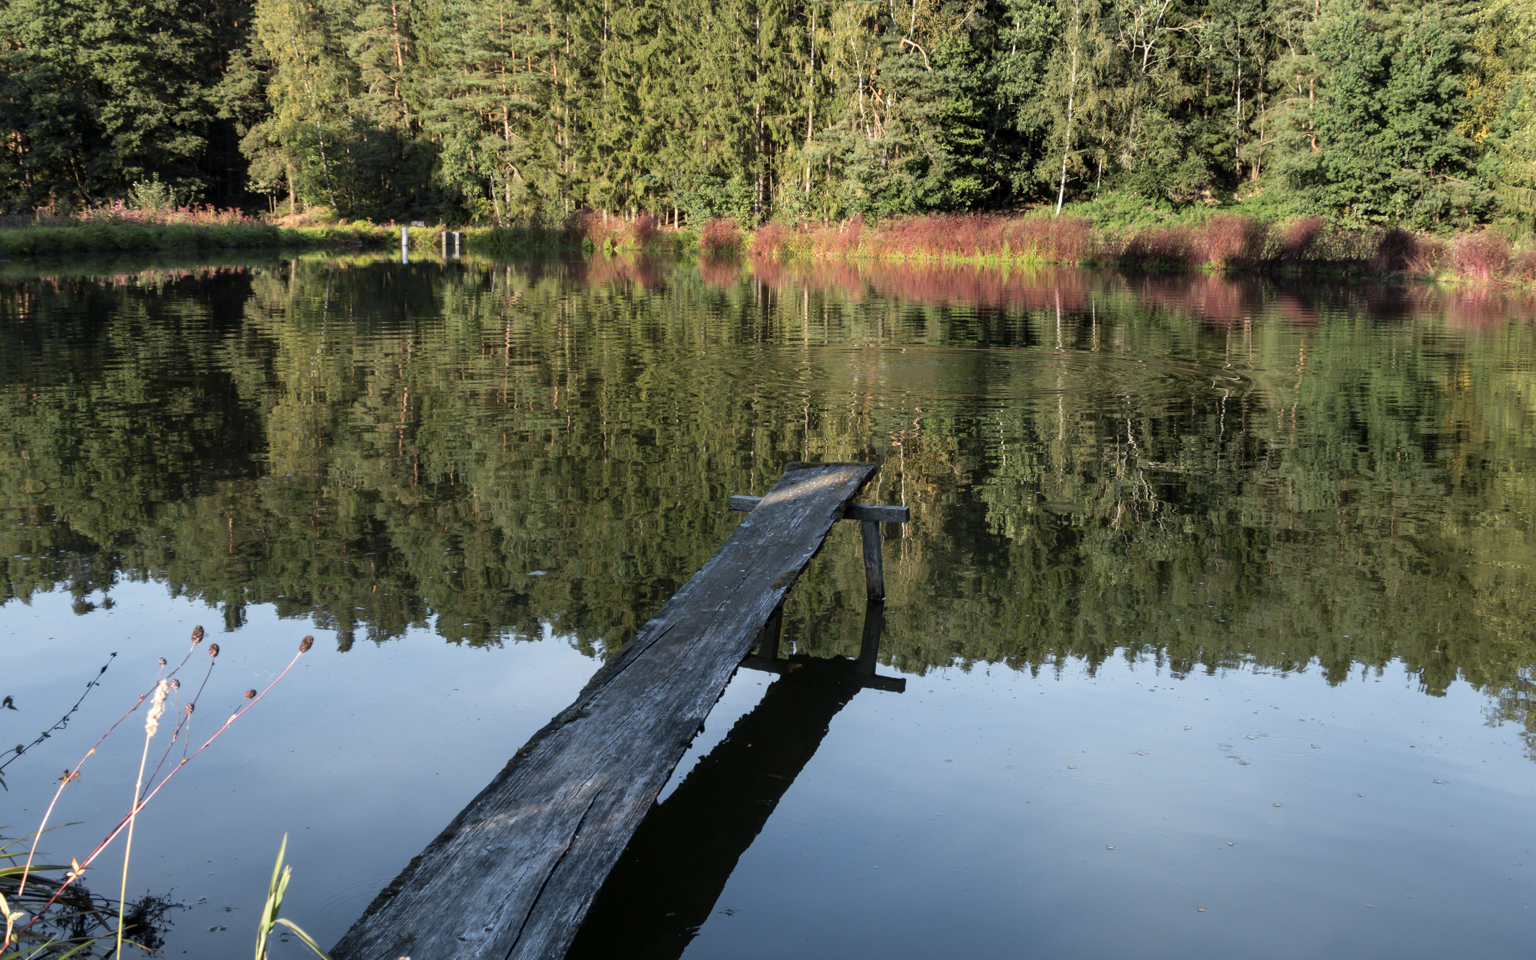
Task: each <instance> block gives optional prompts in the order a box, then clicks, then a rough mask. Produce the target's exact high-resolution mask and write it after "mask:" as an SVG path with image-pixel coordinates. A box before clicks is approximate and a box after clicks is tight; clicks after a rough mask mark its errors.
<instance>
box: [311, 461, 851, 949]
mask: <svg viewBox="0 0 1536 960" xmlns="http://www.w3.org/2000/svg"><path fill="white" fill-rule="evenodd" d="M875 469H876V468H875V466H874V465H873V464H864V463H839V464H808V463H792V464H790V465H789V466H788V467H787V468H786V469H785V472H784V476H783V477H782V478H780V480H779V482H778V483H777V484H775V485H774V487H773V489H772V490H770V491H769V492H768V495H767V496H766V497H764V498H763V500H762V502H761V503H760V504H758V505H757V506H756V508H755V509H754V510H753V511H752V512H751V513H750V514H748V515H747V516H746V518H745V519H743V520H742V522H741V524H740V526H738V527H737V528H736V530H735V531H734V532H733V533H732V534H731V536H730V537H729V538H728V539H727V540H726V542H725V544H724V545H723V546H721V548H720V549H719V551H717V552H716V553H715V555H714V556H713V557H711V558H710V560H709V562H708V563H706V564H705V565H704V567H703V568H702V569H701V570H700V571H699V572H698V573H696V574H695V575H694V576H693V578H692V579H690V580H689V581H688V582H687V583H686V584H684V585H683V588H682V589H681V590H679V591H678V592H677V594H676V595H675V596H673V597H672V599H671V600H669V601H667V603H666V604H665V605H663V606H662V608H661V609H660V610H659V611H658V612H657V613H656V615H655V616H654V617H653V618H652V619H651V620H650V621H649V622H648V623H646V625H645V626H643V627H641V628H640V631H639V632H638V633H637V634H636V635H635V638H634V639H633V640H631V641H630V642H629V644H628V645H627V646H626V647H625V648H624V649H623V650H622V651H620V653H619V654H618V655H617V656H615V657H614V658H613V659H612V660H610V661H609V662H608V663H607V664H605V665H604V666H603V667H602V668H601V669H599V670H598V671H597V673H596V674H594V675H593V677H592V679H591V680H590V681H589V682H588V683H587V686H586V688H585V689H584V690H582V692H581V695H580V696H578V697H577V698H576V702H574V703H572V704H571V705H570V706H569V707H567V708H566V709H565V710H563V711H561V712H560V713H559V714H558V715H556V716H555V718H554V719H553V720H551V721H550V722H549V724H548V725H546V726H545V727H544V729H542V730H540V731H539V732H538V733H536V734H534V736H533V739H531V740H529V741H528V743H527V744H526V745H524V746H523V748H522V749H521V750H519V751H518V752H517V754H516V755H515V756H513V758H512V760H511V761H510V762H508V764H507V766H506V768H505V769H503V770H502V772H501V773H500V774H499V775H497V777H496V779H495V780H493V781H492V782H491V784H490V785H489V786H487V787H486V788H485V789H484V790H482V791H481V792H480V795H479V796H477V797H476V798H475V799H474V800H473V801H471V802H470V804H469V806H468V807H466V808H464V810H463V811H462V812H461V813H460V814H459V815H458V816H457V817H455V818H454V820H453V822H452V823H450V824H449V825H448V827H447V829H445V830H444V831H443V832H442V834H440V835H439V836H438V837H437V839H436V840H433V841H432V843H430V844H428V846H427V848H426V849H425V850H423V851H422V852H421V854H420V855H419V856H417V857H416V858H415V859H413V860H412V861H411V863H410V864H409V865H408V866H407V867H406V868H405V870H404V872H402V873H401V874H400V876H399V877H397V878H396V879H395V881H394V882H393V883H391V884H390V885H389V886H388V887H387V888H386V889H385V890H384V891H383V892H382V893H380V894H379V896H378V897H377V898H376V899H375V900H374V902H373V903H372V904H371V905H370V906H369V907H368V910H367V911H366V912H365V913H364V914H363V916H362V917H361V918H360V919H359V920H358V921H357V923H355V924H354V925H353V926H352V929H351V930H349V931H347V933H346V935H345V936H343V937H342V938H341V941H340V942H338V943H337V944H336V946H335V948H333V949H332V951H331V955H332V956H333V957H335V958H337V960H394V958H396V957H404V956H409V957H411V958H412V960H440V958H442V960H446V958H450V957H452V958H459V960H471V958H492V957H494V958H497V960H502V958H548V960H559V958H561V957H563V956H564V955H565V951H566V948H567V947H568V946H569V945H570V942H571V939H572V938H573V937H574V936H575V935H576V930H577V928H578V926H579V925H580V923H581V919H582V917H583V916H584V915H585V914H586V911H587V908H588V907H589V906H591V903H592V899H593V897H594V896H595V895H596V893H597V890H598V888H599V887H600V886H601V885H602V882H603V879H604V878H605V877H607V875H608V872H609V871H610V870H611V869H612V867H613V865H614V863H615V862H616V861H617V860H618V858H619V855H620V854H621V853H622V852H623V850H624V846H625V844H626V843H627V842H628V841H629V838H630V836H631V834H633V833H634V830H635V827H636V826H638V825H639V822H640V820H641V818H643V817H644V816H645V814H646V812H647V811H648V810H649V809H650V807H651V805H652V803H653V802H654V801H655V799H656V795H657V794H658V793H659V792H660V791H661V788H662V786H664V785H665V783H666V781H667V778H668V777H669V776H670V775H671V773H672V770H673V768H674V767H676V766H677V762H678V761H679V760H681V759H682V756H683V753H684V752H685V751H686V750H687V748H688V744H689V743H690V742H692V740H693V738H694V736H695V735H696V734H697V733H698V731H699V730H700V728H701V727H702V726H703V723H704V718H705V717H706V716H707V715H708V714H709V711H710V709H711V708H712V707H713V706H714V705H715V702H716V701H717V700H718V699H719V698H720V694H721V693H722V692H723V691H724V689H725V685H726V683H727V682H729V680H730V678H731V674H732V673H733V672H734V671H735V670H736V667H737V665H738V664H739V663H740V662H741V659H742V658H743V657H744V656H746V654H747V653H748V651H749V650H750V649H751V646H752V643H753V641H754V640H755V639H756V638H757V636H758V633H759V631H760V630H761V629H762V626H763V624H764V623H765V622H766V621H767V619H768V617H769V615H770V614H772V612H773V610H774V608H775V607H777V606H778V604H779V602H780V600H782V599H783V597H784V594H785V592H786V591H787V590H788V589H789V588H790V586H791V585H792V584H793V583H794V582H795V579H796V578H797V577H798V576H799V575H800V572H801V571H802V570H803V569H804V568H805V566H806V564H807V563H809V562H810V560H811V557H813V556H814V555H815V553H816V551H817V549H819V548H820V546H821V543H822V540H823V539H824V538H825V537H826V535H827V532H828V531H829V530H830V529H831V528H832V525H833V524H834V523H836V522H837V520H838V519H839V518H840V517H842V515H843V513H844V509H845V507H846V506H847V504H848V503H849V501H850V500H852V499H853V497H854V496H855V495H857V493H858V491H859V489H860V488H861V487H862V486H863V485H864V484H865V483H866V482H867V481H868V480H869V479H870V477H871V476H873V474H874V472H875Z"/></svg>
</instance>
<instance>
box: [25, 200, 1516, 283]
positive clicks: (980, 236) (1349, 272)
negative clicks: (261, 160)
mask: <svg viewBox="0 0 1536 960" xmlns="http://www.w3.org/2000/svg"><path fill="white" fill-rule="evenodd" d="M448 229H449V228H448V227H445V226H443V225H433V226H424V225H412V226H408V227H402V226H400V225H398V224H376V223H372V222H369V221H366V220H356V221H352V222H347V221H344V220H334V221H331V222H325V221H322V220H319V219H318V218H315V217H301V218H285V219H283V220H278V221H272V222H268V221H264V220H259V219H255V218H251V217H248V216H246V215H244V214H242V213H240V212H239V211H235V210H216V209H214V208H212V207H178V208H166V209H159V210H133V209H130V208H128V207H126V206H124V205H123V204H121V203H120V202H119V203H117V204H114V205H113V206H111V207H105V208H100V209H94V210H87V211H84V212H82V213H80V214H76V215H74V216H71V217H48V218H44V217H34V218H31V219H24V218H12V219H11V220H10V221H9V222H5V221H0V261H3V260H4V259H6V258H13V257H28V258H31V257H70V256H82V255H93V254H103V253H131V252H151V251H158V252H169V251H183V252H198V253H203V252H213V251H236V250H268V251H275V250H284V249H315V248H331V249H337V248H373V249H389V248H391V247H393V246H395V245H398V244H399V243H400V241H401V231H402V230H404V231H405V232H406V233H407V236H408V241H409V251H410V252H411V253H413V254H415V255H418V256H420V255H422V254H425V253H431V252H434V251H436V250H438V249H439V248H440V246H441V242H442V237H443V234H444V232H445V231H446V230H448ZM459 232H461V233H462V235H463V242H462V249H463V250H464V251H465V252H467V253H474V254H479V255H491V256H513V255H526V254H531V253H546V254H547V253H556V252H571V251H577V250H580V251H585V252H601V253H604V254H611V253H615V252H619V251H627V250H629V251H632V250H666V251H671V252H674V253H687V252H697V253H698V254H699V255H700V256H703V257H707V258H712V259H728V258H733V257H750V258H752V259H754V260H759V259H770V260H779V261H797V260H824V259H838V260H854V261H881V262H913V263H918V262H921V263H957V264H959V263H969V264H995V265H1004V264H1061V265H1074V266H1103V267H1113V268H1119V269H1129V270H1141V271H1153V272H1187V271H1207V272H1213V273H1283V274H1285V273H1288V274H1313V275H1323V276H1343V277H1349V276H1358V277H1400V278H1411V279H1420V280H1433V281H1440V282H1461V283H1504V284H1517V285H1527V284H1532V283H1536V248H1531V247H1529V246H1525V245H1522V246H1520V247H1517V246H1516V245H1514V244H1512V243H1511V242H1510V240H1509V239H1508V238H1507V237H1506V236H1505V235H1504V234H1503V233H1501V232H1499V231H1497V230H1494V229H1490V228H1482V229H1473V230H1466V231H1462V232H1459V233H1456V234H1453V235H1451V236H1441V235H1437V234H1431V233H1425V232H1417V231H1411V230H1408V229H1405V228H1402V227H1375V228H1365V227H1358V226H1354V227H1351V226H1344V225H1341V224H1338V223H1332V222H1329V221H1328V220H1326V219H1324V218H1323V217H1319V216H1301V217H1292V218H1289V219H1266V218H1264V217H1262V216H1257V215H1254V214H1252V213H1246V212H1241V211H1233V210H1231V209H1222V208H1218V209H1217V210H1214V211H1209V212H1207V211H1202V210H1198V209H1197V210H1192V211H1183V212H1178V213H1175V212H1173V211H1164V210H1159V209H1157V208H1155V207H1152V208H1140V209H1129V210H1128V208H1127V205H1126V204H1125V203H1123V202H1122V203H1118V204H1111V205H1106V204H1099V203H1093V204H1079V205H1077V206H1076V207H1075V208H1072V207H1069V208H1068V209H1067V210H1066V211H1064V212H1063V213H1062V214H1060V215H1052V214H1051V213H1050V212H1049V211H1046V210H1041V211H1037V212H1029V213H1023V214H1013V215H1009V214H998V213H966V214H953V213H949V214H944V213H940V214H924V215H908V216H897V217H889V218H886V219H884V220H882V221H866V220H865V219H864V218H863V217H861V216H855V217H852V218H849V219H847V220H843V221H841V222H808V223H799V224H785V223H780V222H777V221H772V222H769V223H766V224H763V225H762V226H759V227H757V228H755V229H753V228H749V227H744V226H742V225H740V224H739V223H737V222H735V221H733V220H729V219H724V218H715V219H710V220H706V221H705V222H704V223H703V224H701V225H699V226H696V227H695V226H691V225H683V226H669V225H666V224H664V223H663V222H662V221H661V220H660V219H658V218H657V217H654V216H651V215H648V214H640V215H638V216H623V215H616V214H612V213H606V212H603V211H582V212H580V213H578V214H576V215H574V216H572V217H570V218H567V219H566V220H565V221H564V222H559V223H529V224H522V225H515V226H507V227H466V228H462V229H461V230H460V231H459Z"/></svg>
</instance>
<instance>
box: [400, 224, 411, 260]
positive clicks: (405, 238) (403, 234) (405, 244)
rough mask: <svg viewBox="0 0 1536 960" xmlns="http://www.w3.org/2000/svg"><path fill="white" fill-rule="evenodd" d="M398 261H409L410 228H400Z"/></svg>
mask: <svg viewBox="0 0 1536 960" xmlns="http://www.w3.org/2000/svg"><path fill="white" fill-rule="evenodd" d="M400 262H401V263H410V262H411V228H410V227H401V228H400Z"/></svg>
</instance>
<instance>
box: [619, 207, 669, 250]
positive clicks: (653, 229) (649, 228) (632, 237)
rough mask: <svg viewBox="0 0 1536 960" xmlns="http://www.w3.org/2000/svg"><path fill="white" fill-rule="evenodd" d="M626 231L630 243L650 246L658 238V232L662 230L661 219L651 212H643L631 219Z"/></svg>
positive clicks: (638, 245)
mask: <svg viewBox="0 0 1536 960" xmlns="http://www.w3.org/2000/svg"><path fill="white" fill-rule="evenodd" d="M625 232H626V233H627V234H628V240H629V242H630V243H633V244H634V245H635V246H637V247H648V246H650V245H651V244H652V243H653V242H654V241H655V240H656V234H658V233H660V232H661V221H660V220H657V219H656V217H655V216H653V215H651V214H649V213H642V214H640V216H638V217H636V218H635V219H634V220H632V221H630V223H629V228H628V229H627V230H626V231H625Z"/></svg>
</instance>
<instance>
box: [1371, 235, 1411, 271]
mask: <svg viewBox="0 0 1536 960" xmlns="http://www.w3.org/2000/svg"><path fill="white" fill-rule="evenodd" d="M1418 250H1419V241H1418V238H1417V237H1415V236H1414V235H1413V234H1411V233H1409V232H1408V231H1407V230H1404V229H1402V228H1401V227H1392V228H1390V229H1388V230H1383V231H1382V232H1381V233H1380V234H1378V235H1377V236H1376V249H1375V251H1374V252H1373V253H1372V254H1371V256H1370V259H1369V260H1367V261H1366V270H1368V271H1369V272H1370V273H1373V274H1383V273H1402V272H1403V271H1404V270H1406V269H1407V268H1408V261H1409V260H1410V259H1412V258H1413V257H1414V256H1415V255H1416V254H1417V253H1418Z"/></svg>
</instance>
